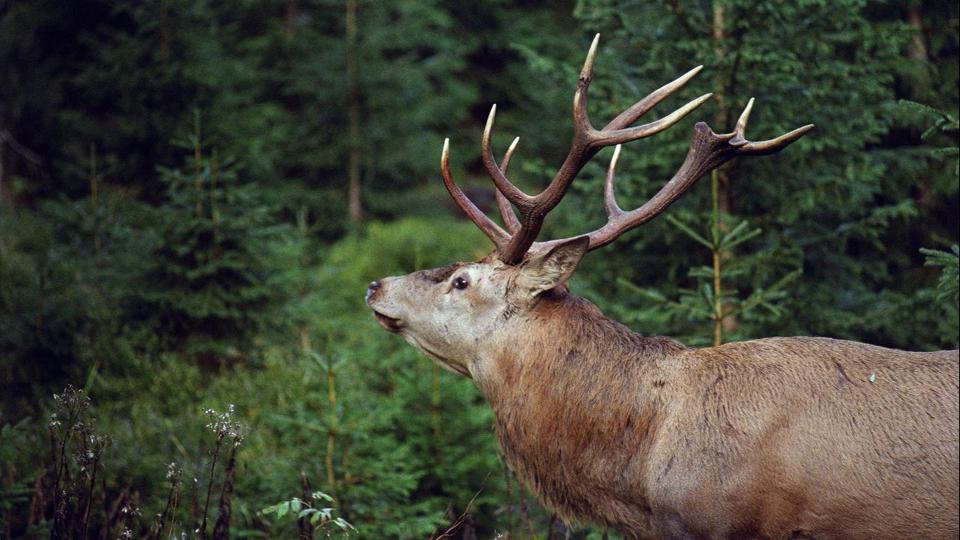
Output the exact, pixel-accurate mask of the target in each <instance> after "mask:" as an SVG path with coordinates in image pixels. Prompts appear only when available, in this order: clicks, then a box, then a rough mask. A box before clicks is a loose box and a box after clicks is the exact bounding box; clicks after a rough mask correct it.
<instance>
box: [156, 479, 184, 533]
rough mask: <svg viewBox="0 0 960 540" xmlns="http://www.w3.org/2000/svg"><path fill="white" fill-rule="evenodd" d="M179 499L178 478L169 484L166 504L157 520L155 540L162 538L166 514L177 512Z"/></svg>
mask: <svg viewBox="0 0 960 540" xmlns="http://www.w3.org/2000/svg"><path fill="white" fill-rule="evenodd" d="M179 498H180V480H179V479H178V478H176V477H175V478H173V479H172V481H171V483H170V491H168V492H167V502H166V504H165V505H164V506H163V511H162V512H161V513H160V517H159V518H157V532H156V535H155V536H154V538H156V539H157V540H159V539H160V537H161V536H163V529H164V527H165V526H166V520H167V514H168V513H170V514H171V516H172V515H173V513H175V512H176V511H177V502H178V500H179Z"/></svg>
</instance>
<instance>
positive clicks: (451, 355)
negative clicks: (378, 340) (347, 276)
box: [367, 237, 588, 377]
mask: <svg viewBox="0 0 960 540" xmlns="http://www.w3.org/2000/svg"><path fill="white" fill-rule="evenodd" d="M587 246H588V241H587V238H586V237H580V238H576V239H574V240H571V241H569V242H566V243H564V244H560V245H558V246H556V247H554V248H552V249H551V250H550V251H548V252H546V253H541V254H538V255H536V256H532V257H530V259H528V260H527V261H525V262H524V263H523V264H521V265H517V266H509V265H506V264H504V263H502V262H500V261H498V260H496V259H494V258H493V257H488V258H487V259H485V260H483V261H480V262H475V263H457V264H452V265H449V266H445V267H442V268H435V269H433V270H423V271H420V272H414V273H412V274H407V275H405V276H399V277H389V278H385V279H383V280H382V281H381V282H380V286H379V288H378V289H377V290H376V291H375V292H371V293H370V294H369V296H368V298H367V304H368V305H369V306H370V307H371V308H373V310H374V312H376V313H377V315H378V318H379V319H380V323H381V325H382V326H384V328H386V329H388V330H390V331H392V332H395V333H398V334H400V335H402V336H403V338H404V339H406V340H407V342H408V343H410V344H411V345H413V346H414V347H416V348H418V349H420V350H421V351H423V352H424V353H425V354H426V355H427V356H429V357H430V358H433V359H434V360H435V361H437V363H439V364H440V365H441V366H443V367H445V368H447V369H449V370H450V371H453V372H455V373H459V374H461V375H463V376H466V377H469V376H470V370H471V369H472V368H473V367H474V365H475V364H476V362H477V360H479V359H481V358H482V357H484V356H488V355H489V353H491V352H492V351H493V348H494V347H496V346H497V345H498V342H499V340H500V338H501V337H502V334H503V333H504V332H507V331H509V328H508V326H510V323H509V322H508V321H507V319H510V318H511V317H513V316H514V315H517V314H519V313H522V312H524V311H526V310H528V309H529V308H530V306H532V305H534V304H535V303H536V301H537V298H538V297H539V295H540V294H542V293H544V292H546V291H549V290H551V289H553V288H554V287H557V286H558V285H561V284H563V283H564V282H565V281H566V280H567V279H569V278H570V276H571V274H573V272H574V270H575V269H576V266H577V264H578V263H579V262H580V259H581V257H583V254H584V253H585V251H586V249H587Z"/></svg>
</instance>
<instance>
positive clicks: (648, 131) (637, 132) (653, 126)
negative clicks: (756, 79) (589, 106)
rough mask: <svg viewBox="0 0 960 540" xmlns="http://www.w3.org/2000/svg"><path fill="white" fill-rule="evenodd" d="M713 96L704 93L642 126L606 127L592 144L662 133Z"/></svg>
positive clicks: (612, 143) (608, 144)
mask: <svg viewBox="0 0 960 540" xmlns="http://www.w3.org/2000/svg"><path fill="white" fill-rule="evenodd" d="M712 96H713V94H712V93H707V94H703V95H702V96H700V97H698V98H696V99H694V100H692V101H690V102H688V103H687V104H686V105H684V106H683V107H680V108H679V109H677V110H675V111H673V112H672V113H670V114H668V115H667V116H664V117H663V118H661V119H659V120H655V121H653V122H650V123H648V124H643V125H642V126H636V127H632V128H624V129H615V130H611V131H608V130H606V129H605V130H603V131H600V132H597V134H596V135H595V138H594V139H593V140H592V141H591V145H592V146H596V147H604V146H611V145H614V144H624V143H628V142H630V141H635V140H637V139H643V138H645V137H649V136H651V135H656V134H657V133H660V132H661V131H663V130H665V129H667V128H669V127H670V126H672V125H674V124H676V123H677V122H679V121H680V120H683V117H685V116H687V115H688V114H690V113H691V112H693V110H694V109H696V108H697V107H699V106H700V105H703V102H704V101H706V100H708V99H710V98H711V97H712Z"/></svg>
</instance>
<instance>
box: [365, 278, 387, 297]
mask: <svg viewBox="0 0 960 540" xmlns="http://www.w3.org/2000/svg"><path fill="white" fill-rule="evenodd" d="M382 286H383V285H382V284H381V283H380V282H379V281H371V282H370V284H369V285H367V297H366V299H367V300H370V297H371V296H373V295H374V293H376V292H377V291H379V290H380V287H382Z"/></svg>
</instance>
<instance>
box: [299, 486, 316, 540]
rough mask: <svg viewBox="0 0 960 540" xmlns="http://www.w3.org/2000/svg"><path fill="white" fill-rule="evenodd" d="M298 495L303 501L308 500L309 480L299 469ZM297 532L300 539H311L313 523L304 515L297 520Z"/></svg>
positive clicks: (309, 498) (309, 497)
mask: <svg viewBox="0 0 960 540" xmlns="http://www.w3.org/2000/svg"><path fill="white" fill-rule="evenodd" d="M300 497H301V498H303V500H304V501H310V500H311V496H310V480H309V479H308V478H307V473H305V472H303V471H300ZM297 532H298V535H299V539H300V540H313V524H312V523H310V519H309V518H308V517H306V516H304V517H302V518H300V519H298V520H297Z"/></svg>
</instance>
